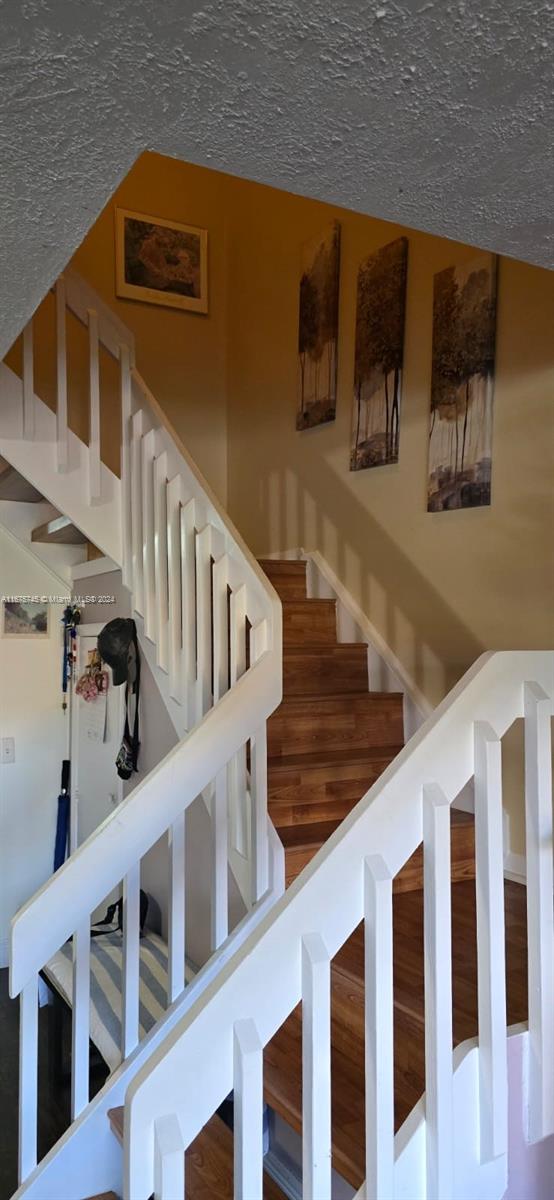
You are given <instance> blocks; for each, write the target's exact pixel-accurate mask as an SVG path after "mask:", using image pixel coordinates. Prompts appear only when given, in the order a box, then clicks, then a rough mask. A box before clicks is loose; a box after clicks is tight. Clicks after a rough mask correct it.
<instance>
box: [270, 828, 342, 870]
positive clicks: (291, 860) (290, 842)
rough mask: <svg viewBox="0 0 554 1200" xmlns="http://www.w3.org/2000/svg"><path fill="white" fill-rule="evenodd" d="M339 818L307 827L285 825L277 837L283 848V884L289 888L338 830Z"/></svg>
mask: <svg viewBox="0 0 554 1200" xmlns="http://www.w3.org/2000/svg"><path fill="white" fill-rule="evenodd" d="M340 824H341V818H339V819H337V820H334V821H317V822H316V821H313V822H311V823H309V824H307V825H285V826H284V827H283V828H282V829H280V830H279V837H280V838H281V841H282V843H283V846H284V848H285V884H286V886H287V887H290V885H291V883H292V882H293V881H294V880H295V879H296V878H297V876H298V875H299V874H300V872H301V871H303V870H304V867H306V866H307V865H308V863H309V862H311V861H312V858H314V857H315V855H316V854H317V852H318V850H321V847H322V846H323V845H324V843H325V842H326V841H327V839H328V838H330V837H331V834H333V833H334V832H335V830H336V829H338V827H339V825H340Z"/></svg>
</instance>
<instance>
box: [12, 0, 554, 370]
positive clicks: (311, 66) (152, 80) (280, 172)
mask: <svg viewBox="0 0 554 1200" xmlns="http://www.w3.org/2000/svg"><path fill="white" fill-rule="evenodd" d="M553 20H554V9H553V6H552V4H551V3H547V2H544V0H542V2H539V0H481V3H476V2H475V0H457V2H455V3H450V2H449V0H411V2H409V0H379V2H378V3H374V2H371V0H351V2H349V3H346V2H342V0H303V2H301V0H205V3H203V4H201V3H188V2H187V0H163V2H162V0H18V2H17V3H16V2H15V0H3V3H0V22H1V29H2V37H1V44H0V80H1V87H2V95H1V110H0V112H1V116H0V217H1V221H0V322H1V324H0V342H2V344H3V346H5V345H7V344H8V343H9V342H10V340H11V338H12V337H13V336H14V335H15V334H16V333H17V332H18V331H19V329H20V328H21V326H22V324H23V321H24V318H25V317H26V315H27V314H28V313H29V311H30V310H31V309H32V308H33V307H34V305H35V304H36V302H37V301H38V300H39V299H40V297H41V296H42V294H43V293H44V290H45V288H46V286H47V284H48V283H49V282H50V281H51V280H52V279H53V278H54V277H55V276H56V275H57V274H58V273H59V271H60V270H61V269H62V267H63V266H64V264H65V262H66V261H67V259H68V257H69V256H70V254H71V253H72V252H73V250H74V249H75V247H76V245H77V244H78V243H79V241H80V240H81V239H82V237H83V235H84V234H85V232H86V230H87V228H88V227H89V226H90V224H91V223H92V221H93V220H94V218H95V217H96V215H97V214H98V212H99V211H100V209H101V208H102V206H103V205H104V203H105V202H106V200H107V199H108V197H109V195H110V194H111V193H112V192H113V190H114V188H115V187H116V185H117V184H118V182H119V181H120V179H121V178H122V176H123V175H124V174H125V173H126V172H127V171H128V169H129V167H130V166H131V164H132V162H133V161H134V159H135V158H136V157H137V155H138V154H139V153H140V152H141V151H142V150H143V149H153V150H158V151H160V152H161V153H166V154H170V155H175V156H178V157H180V158H183V159H187V160H190V161H192V162H196V163H203V164H206V165H209V166H212V167H217V168H219V169H221V170H225V171H229V172H231V173H234V174H238V175H244V176H247V177H249V178H252V179H256V180H260V181H262V182H265V183H269V184H274V185H276V186H277V187H282V188H287V189H289V190H291V191H297V192H301V193H305V194H307V195H311V196H315V197H319V198H321V199H325V200H329V201H332V202H336V203H339V204H343V205H345V206H347V207H351V208H355V209H359V210H361V211H364V212H367V213H371V214H373V215H376V216H381V217H385V218H389V219H394V220H396V221H401V222H404V223H405V224H407V225H410V226H414V227H416V228H419V229H425V230H430V231H432V232H434V233H437V234H443V235H445V236H447V237H452V238H457V239H460V240H463V241H467V242H472V243H475V244H477V245H480V246H485V247H489V248H491V249H494V250H498V251H500V252H503V253H506V254H510V255H515V256H517V257H519V258H522V259H528V260H529V261H531V262H536V263H540V264H542V265H550V266H552V265H554V233H553V230H552V225H551V217H552V212H553V203H552V201H553V194H552V193H553V176H554V172H553V170H552V131H553V124H552V66H551V60H552V30H553ZM0 348H2V347H0Z"/></svg>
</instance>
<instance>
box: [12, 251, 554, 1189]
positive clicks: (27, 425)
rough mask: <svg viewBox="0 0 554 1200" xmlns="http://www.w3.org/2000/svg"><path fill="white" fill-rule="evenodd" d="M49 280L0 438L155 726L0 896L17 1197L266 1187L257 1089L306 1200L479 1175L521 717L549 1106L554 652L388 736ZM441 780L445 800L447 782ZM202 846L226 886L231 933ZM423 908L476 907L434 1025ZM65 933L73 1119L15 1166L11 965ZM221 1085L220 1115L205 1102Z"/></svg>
mask: <svg viewBox="0 0 554 1200" xmlns="http://www.w3.org/2000/svg"><path fill="white" fill-rule="evenodd" d="M55 299H56V305H55V311H56V325H55V329H54V331H53V338H54V340H55V344H56V349H57V399H56V407H55V411H53V410H51V409H50V408H48V407H47V406H46V405H45V404H44V403H43V402H42V400H41V399H40V398H39V397H38V396H36V395H35V391H34V382H33V329H32V324H31V325H30V326H28V327H27V328H26V330H25V331H24V334H23V344H22V356H21V357H22V366H21V372H20V374H18V373H17V371H15V370H12V369H11V368H10V367H8V366H6V364H2V366H1V367H0V455H1V456H2V457H3V459H4V460H5V461H6V462H8V463H9V464H10V467H11V468H12V469H13V471H15V472H17V473H18V474H19V475H21V476H23V477H24V478H25V479H27V480H29V481H30V483H31V485H32V487H33V488H35V489H36V490H37V491H38V492H39V493H40V495H41V496H44V497H46V498H47V500H48V501H49V502H50V503H51V504H52V505H54V506H55V507H56V509H57V510H58V512H59V514H60V515H61V516H62V517H63V518H64V520H65V521H66V522H68V523H69V524H70V525H71V526H74V527H75V528H76V529H77V530H79V531H80V533H81V534H82V535H83V537H84V538H86V539H87V541H89V542H91V543H92V544H93V545H94V546H96V547H98V549H99V550H100V551H101V552H102V553H103V554H106V555H108V556H109V557H110V558H112V559H113V561H114V562H115V563H116V564H119V565H120V566H121V568H122V572H123V579H124V582H125V585H126V586H127V588H128V589H129V592H130V595H131V605H132V611H133V614H134V616H135V619H136V622H137V627H138V632H139V639H140V643H141V648H142V652H143V654H144V656H145V657H146V659H147V661H148V663H149V665H150V667H151V670H152V672H153V674H154V678H155V680H156V683H157V685H158V688H159V690H160V693H161V695H162V697H163V699H164V702H165V704H166V706H167V709H168V712H169V714H170V716H171V719H172V721H173V724H174V727H175V730H176V732H177V735H178V739H179V740H178V743H177V745H176V746H175V748H174V749H173V750H172V751H171V753H170V754H169V755H168V756H167V757H166V758H165V759H164V760H163V761H162V762H161V763H160V764H159V765H158V767H157V768H156V769H155V770H154V771H153V772H152V773H151V774H150V775H149V776H148V777H147V778H146V779H144V780H142V781H141V782H140V783H139V784H138V785H137V786H136V787H135V789H134V791H133V792H132V793H131V794H130V795H129V796H128V797H127V799H126V800H125V801H124V802H123V804H122V805H121V806H120V807H119V808H118V809H117V810H116V812H114V813H113V814H112V816H111V817H110V818H109V819H108V820H107V821H105V822H104V824H103V825H102V826H101V827H100V828H99V829H98V830H96V832H95V833H94V834H93V835H92V836H91V837H90V838H89V839H88V841H87V842H85V843H84V844H83V845H82V846H81V847H80V848H79V849H78V851H77V852H76V853H75V854H74V855H72V856H71V858H70V859H69V860H68V862H67V863H66V864H65V865H64V867H63V868H62V869H61V870H60V871H58V872H57V873H56V875H55V876H54V877H53V878H52V879H51V880H49V881H48V883H47V884H46V885H45V886H44V887H43V888H42V889H41V891H40V892H39V893H38V894H37V895H36V896H35V897H33V898H32V899H31V900H30V901H29V903H28V904H27V905H26V906H25V907H24V908H23V909H22V910H21V911H20V912H19V913H18V914H17V915H16V917H15V918H14V922H13V929H12V942H11V956H10V989H11V994H12V995H13V996H19V997H20V1008H21V1041H20V1101H19V1121H20V1130H19V1171H20V1180H21V1186H20V1188H19V1191H18V1193H17V1196H18V1197H21V1198H22V1197H23V1196H26V1197H28V1200H59V1197H60V1195H62V1194H63V1195H64V1196H67V1197H68V1198H69V1197H71V1198H72V1200H83V1197H85V1196H91V1195H93V1193H96V1195H98V1193H99V1192H103V1193H104V1194H107V1193H109V1192H110V1191H111V1192H112V1193H113V1192H115V1193H116V1194H118V1195H121V1194H123V1196H124V1197H125V1200H148V1197H150V1196H152V1195H154V1196H155V1200H176V1198H177V1197H181V1196H184V1197H186V1198H187V1200H207V1197H210V1200H213V1198H215V1200H217V1198H219V1197H220V1198H221V1200H228V1198H229V1197H230V1196H231V1195H232V1194H234V1196H235V1197H236V1200H261V1197H262V1196H264V1197H267V1200H282V1195H283V1189H282V1188H281V1190H280V1185H279V1184H278V1183H276V1181H275V1179H274V1178H272V1177H270V1174H269V1159H265V1158H264V1105H269V1106H270V1108H271V1109H272V1110H273V1112H274V1113H277V1114H280V1116H281V1117H282V1118H283V1119H284V1120H285V1121H286V1123H287V1126H288V1127H289V1128H290V1130H292V1131H293V1132H294V1133H295V1134H296V1136H297V1137H298V1138H299V1139H300V1146H301V1157H302V1194H303V1196H304V1198H305V1200H331V1198H332V1197H334V1194H335V1188H336V1185H337V1175H340V1176H341V1182H340V1187H341V1189H342V1191H341V1194H344V1195H347V1194H348V1192H345V1191H344V1188H345V1187H347V1186H350V1194H352V1189H354V1190H355V1192H356V1196H357V1197H358V1200H363V1198H364V1197H365V1198H366V1200H370V1197H371V1198H372V1200H501V1197H502V1196H503V1194H504V1191H505V1189H506V1182H507V1162H508V1153H509V1144H508V1142H509V1138H508V1091H509V1087H511V1086H512V1085H511V1076H510V1072H509V1066H508V1057H509V1056H508V1041H509V1039H508V1030H507V1011H508V1012H511V1011H512V1010H510V1009H507V1004H506V992H505V963H506V938H505V919H504V878H503V855H502V775H501V740H502V737H503V735H504V734H505V733H506V732H507V730H508V729H509V728H510V726H511V725H512V724H513V722H514V721H515V720H517V719H520V718H522V719H524V721H525V729H526V735H525V754H526V812H527V864H528V880H527V922H528V924H527V942H528V977H529V1011H528V1028H527V1029H526V1031H525V1033H524V1034H522V1035H521V1036H522V1037H525V1039H526V1040H525V1047H526V1050H525V1053H526V1055H527V1057H526V1060H525V1061H526V1064H527V1066H526V1072H527V1074H526V1076H525V1087H526V1088H527V1089H528V1117H529V1120H528V1125H527V1126H526V1138H527V1140H528V1142H529V1144H536V1143H539V1142H540V1141H541V1140H544V1139H546V1138H547V1137H549V1136H550V1135H552V1134H553V1133H554V1095H553V1093H552V1086H551V1077H550V1074H549V1064H550V1062H551V1061H552V1059H553V1058H554V1018H553V1013H554V929H553V913H552V891H553V869H552V802H551V766H550V718H551V716H552V712H553V696H554V655H552V654H549V653H546V652H545V653H541V652H513V653H502V654H500V653H499V654H492V655H485V656H483V658H482V659H480V660H479V661H478V662H477V663H476V664H475V665H474V667H473V668H472V669H471V671H469V672H468V674H467V675H466V676H465V677H464V679H462V680H461V681H460V683H459V684H458V685H457V687H456V688H455V689H454V690H453V692H452V693H451V694H450V695H449V696H448V697H447V698H446V699H445V701H444V702H443V704H442V705H440V706H439V708H438V709H437V711H436V712H435V713H434V714H433V715H432V717H431V718H430V719H429V720H428V721H427V722H426V724H425V725H424V726H423V727H422V728H421V729H420V730H419V731H418V733H417V734H416V735H415V736H414V737H413V738H412V739H411V740H410V742H409V743H408V744H407V745H406V746H403V740H404V736H403V714H402V697H401V696H400V695H398V694H394V693H377V692H372V691H371V690H369V688H368V685H370V684H371V680H368V673H367V653H366V648H365V647H361V646H359V645H354V644H352V645H348V644H342V643H339V642H337V636H336V613H335V604H334V602H333V601H330V600H315V599H310V598H308V596H307V591H306V574H305V570H306V568H305V564H304V563H301V562H290V561H286V562H280V561H274V560H264V561H262V562H261V563H257V562H256V561H255V560H254V559H253V558H252V556H251V554H250V553H249V551H248V549H247V548H246V547H245V546H244V544H243V543H242V541H241V539H240V536H239V534H238V533H237V532H236V530H234V528H233V526H232V525H231V523H230V521H229V519H228V517H227V515H226V514H225V513H224V512H223V511H222V509H221V507H220V506H219V504H218V503H217V501H216V499H215V497H214V496H213V495H212V494H211V492H210V490H209V488H208V486H207V484H206V482H205V481H204V480H203V479H202V478H201V477H200V475H199V473H198V471H197V470H196V468H195V466H194V464H193V463H192V462H191V460H190V458H189V456H188V454H187V452H186V450H185V448H184V447H183V446H182V444H181V443H180V442H179V439H178V438H177V436H176V435H175V432H174V431H173V430H171V428H170V427H169V426H168V424H167V422H166V420H165V418H164V416H163V413H162V412H161V410H160V408H159V406H158V405H157V403H156V401H155V398H154V397H153V396H152V394H151V393H150V391H149V389H148V387H147V385H146V384H145V382H144V381H143V380H142V378H141V376H140V374H139V373H138V371H137V369H136V367H135V365H134V345H133V341H132V338H131V337H130V335H129V332H128V331H127V330H126V329H125V328H124V326H122V325H121V322H119V321H118V320H117V318H115V317H114V315H113V314H111V313H110V311H109V310H108V309H106V307H105V306H104V305H103V304H102V303H101V301H99V298H98V297H97V296H96V295H95V294H94V293H93V292H92V291H91V289H90V288H89V287H88V285H87V284H86V283H85V282H84V281H82V280H79V279H78V277H76V276H74V275H72V274H71V273H69V272H68V273H66V274H65V276H64V277H63V278H62V279H61V280H59V281H58V283H57V285H56V288H55ZM68 312H69V313H71V314H72V316H73V317H76V318H77V320H78V321H79V322H80V323H81V325H82V326H83V327H84V328H85V329H86V332H87V336H88V343H89V365H90V420H89V426H90V431H89V440H88V444H87V445H85V444H84V443H83V442H81V441H80V440H79V439H78V438H76V436H75V435H74V434H73V433H72V432H71V430H70V429H69V426H68V403H67V400H68V396H67V379H68V375H67V352H68V345H67V329H68V323H67V314H68ZM100 348H102V352H103V353H108V354H110V355H111V356H112V358H113V359H114V360H115V361H116V363H117V364H118V369H119V372H120V401H121V478H119V477H118V476H116V475H114V474H113V473H112V472H110V471H109V470H108V469H107V468H106V467H105V465H104V463H103V462H102V459H101V454H100V445H101V432H102V428H101V413H102V405H101V402H100V401H101V394H100V388H101V375H100V371H99V354H100ZM471 779H474V783H475V819H473V818H472V817H471V816H468V815H467V814H461V813H457V812H456V810H455V809H454V808H453V807H452V805H453V802H454V801H455V799H456V797H457V796H458V795H459V793H460V791H461V790H462V788H463V787H464V786H465V785H466V784H467V783H468V781H470V780H471ZM198 797H202V799H203V802H204V803H205V805H206V806H207V808H208V811H209V814H210V859H211V866H212V872H211V880H210V902H209V904H210V912H209V917H210V930H211V957H210V958H209V959H208V961H207V962H206V964H205V966H204V967H203V969H202V970H201V971H200V972H199V974H198V975H197V976H196V978H195V979H194V980H193V981H192V982H190V983H187V985H186V986H185V974H184V964H185V952H186V945H185V921H184V900H185V877H184V838H185V813H186V810H187V809H188V808H189V806H190V805H191V804H192V803H193V802H194V801H195V800H196V799H197V798H198ZM277 835H278V836H277ZM161 837H165V838H167V844H168V851H169V876H168V881H167V886H168V897H169V936H168V941H169V982H168V995H167V1010H166V1013H165V1016H164V1017H163V1018H162V1020H161V1021H160V1022H158V1024H157V1026H155V1027H154V1029H153V1030H152V1031H151V1033H150V1034H149V1035H148V1036H147V1037H146V1038H143V1039H140V1038H139V969H138V967H139V947H140V943H139V923H138V915H139V887H140V862H141V859H142V858H143V856H144V855H145V854H146V853H147V852H148V850H149V849H150V848H151V847H152V846H153V845H154V844H155V843H156V842H157V841H158V840H159V839H160V838H161ZM283 848H284V852H283ZM229 870H230V871H231V872H233V873H234V875H235V878H236V880H237V883H238V885H239V887H240V889H241V892H242V895H243V898H244V900H245V906H246V916H245V917H244V919H243V920H242V921H241V923H240V924H239V925H238V926H237V927H236V928H235V929H230V928H229V923H228V893H227V887H228V873H229ZM473 876H475V886H473V882H472V879H473ZM285 880H286V883H287V885H288V886H287V889H286V892H285V893H284V895H283V894H282V893H283V886H284V882H285ZM453 882H454V883H455V884H456V886H455V887H454V888H452V883H453ZM117 887H121V889H122V894H123V899H124V914H125V915H124V957H123V1001H122V1002H123V1021H122V1059H123V1061H122V1064H121V1067H120V1068H118V1070H117V1071H116V1072H114V1074H113V1075H112V1076H110V1077H109V1079H108V1081H107V1083H106V1085H105V1086H104V1088H103V1089H102V1091H101V1092H100V1093H99V1094H98V1095H97V1096H96V1097H95V1098H94V1099H93V1100H92V1101H89V1093H88V1083H89V1080H88V1062H89V1032H90V1030H89V945H90V936H89V934H90V917H91V913H92V912H93V911H94V910H95V909H96V908H97V907H98V906H99V905H100V904H102V902H103V901H104V899H105V897H106V896H107V895H109V894H110V893H111V892H112V891H113V890H114V889H115V888H117ZM468 889H469V890H468ZM470 895H471V896H473V897H474V900H473V909H472V910H471V905H469V907H468V904H469V902H468V899H467V898H468V897H469V896H470ZM458 897H459V898H460V900H458ZM453 911H454V913H456V912H458V913H460V912H462V911H463V912H466V913H467V912H469V911H471V912H472V913H473V916H472V920H474V924H475V929H476V947H477V949H476V962H475V971H474V980H473V983H474V985H475V986H474V989H473V992H472V995H474V999H472V1000H471V1002H470V1004H469V1007H468V1005H467V1004H466V1005H465V1008H464V1012H463V1014H462V1015H463V1020H461V1021H460V1020H459V1016H458V1008H457V999H456V995H457V992H456V989H457V988H458V986H459V985H458V982H457V980H458V979H459V976H460V970H461V972H462V974H463V971H464V970H465V969H466V968H465V962H466V955H465V951H464V953H463V954H460V951H459V948H458V943H457V942H455V943H454V944H453V942H452V919H451V917H452V912H453ZM418 922H419V925H418ZM417 928H419V931H420V947H419V949H418V950H417V951H416V950H415V949H414V945H413V940H414V936H415V933H414V931H415V930H417ZM455 929H456V936H458V928H457V927H456V926H455ZM69 938H72V945H73V996H74V1004H73V1016H72V1123H71V1126H70V1128H69V1129H68V1131H67V1133H66V1134H65V1135H64V1137H63V1138H62V1139H61V1141H60V1142H59V1143H58V1145H57V1146H55V1147H54V1148H53V1150H52V1151H51V1152H50V1153H49V1154H48V1155H47V1156H46V1158H45V1159H44V1160H43V1161H42V1162H40V1163H38V1162H37V1139H36V1130H37V1049H38V1022H37V997H38V983H37V980H38V973H39V972H40V970H41V968H42V967H43V966H44V964H45V962H47V961H48V959H49V958H50V957H51V956H52V955H53V954H54V953H55V952H56V951H57V950H58V949H59V948H60V947H61V946H62V945H63V944H64V943H65V942H66V941H67V939H69ZM460 944H461V943H460ZM398 961H401V964H402V969H401V970H399V968H398ZM453 976H454V984H455V992H454V994H453V989H452V977H453ZM466 999H467V998H466ZM471 1005H473V1006H474V1010H475V1012H474V1017H473V1009H472V1008H471ZM512 1015H513V1013H512ZM472 1022H473V1024H472ZM474 1032H475V1033H476V1034H477V1037H473V1036H472V1035H473V1033H474ZM468 1038H470V1039H472V1040H469V1041H468V1040H467V1039H468ZM458 1043H460V1044H458ZM395 1072H396V1095H395ZM399 1078H400V1084H401V1086H400V1088H399V1086H398V1080H399ZM423 1092H424V1094H423ZM231 1093H232V1095H233V1114H234V1115H233V1129H232V1130H231V1129H230V1128H229V1127H228V1125H227V1124H226V1123H225V1122H224V1121H223V1119H222V1115H221V1113H222V1111H223V1110H222V1109H221V1106H222V1105H223V1102H224V1101H225V1100H226V1099H227V1098H228V1097H229V1096H230V1095H231ZM121 1142H123V1153H122V1151H121V1146H120V1143H121ZM333 1171H334V1172H336V1173H337V1175H333V1174H332V1172H333Z"/></svg>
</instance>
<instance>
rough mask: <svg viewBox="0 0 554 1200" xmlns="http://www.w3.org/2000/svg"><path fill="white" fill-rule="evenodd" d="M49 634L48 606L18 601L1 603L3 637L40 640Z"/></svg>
mask: <svg viewBox="0 0 554 1200" xmlns="http://www.w3.org/2000/svg"><path fill="white" fill-rule="evenodd" d="M49 633H50V608H49V605H48V604H42V603H38V604H37V603H35V602H34V601H33V602H32V603H28V602H27V601H20V600H3V601H2V634H3V636H4V637H26V638H30V637H32V638H40V637H48V635H49Z"/></svg>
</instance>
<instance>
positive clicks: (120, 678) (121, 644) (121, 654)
mask: <svg viewBox="0 0 554 1200" xmlns="http://www.w3.org/2000/svg"><path fill="white" fill-rule="evenodd" d="M136 637H137V631H136V626H135V622H134V621H133V620H132V618H131V617H114V619H113V621H108V624H107V625H104V628H103V629H102V630H101V631H100V633H99V634H98V650H99V652H100V657H101V658H102V660H103V661H104V662H106V663H108V666H110V667H111V668H112V675H113V682H114V684H115V685H116V687H118V686H119V685H120V684H122V683H126V681H127V676H128V658H129V646H130V645H131V643H132V642H135V643H136Z"/></svg>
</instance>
